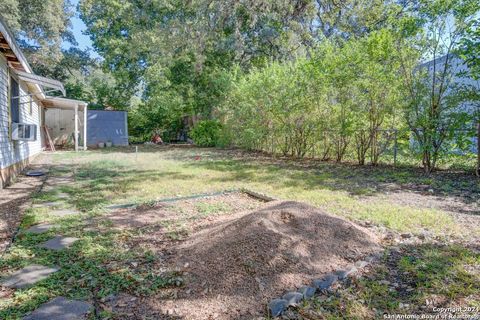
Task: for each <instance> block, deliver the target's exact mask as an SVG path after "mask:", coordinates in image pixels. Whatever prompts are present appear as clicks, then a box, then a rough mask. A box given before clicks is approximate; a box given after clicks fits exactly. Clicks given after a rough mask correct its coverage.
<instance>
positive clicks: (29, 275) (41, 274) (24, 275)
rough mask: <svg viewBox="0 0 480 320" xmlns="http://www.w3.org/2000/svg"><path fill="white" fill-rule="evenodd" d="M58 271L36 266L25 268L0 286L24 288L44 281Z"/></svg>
mask: <svg viewBox="0 0 480 320" xmlns="http://www.w3.org/2000/svg"><path fill="white" fill-rule="evenodd" d="M58 270H59V269H57V268H50V267H45V266H41V265H37V264H32V265H30V266H26V267H25V268H23V269H20V270H18V271H16V272H14V273H13V274H12V275H10V276H9V277H7V278H6V279H5V280H3V281H2V282H1V285H2V286H4V287H9V288H17V289H19V288H25V287H28V286H30V285H33V284H35V283H37V282H38V281H40V280H43V279H46V278H47V277H48V276H49V275H50V274H52V273H54V272H57V271H58Z"/></svg>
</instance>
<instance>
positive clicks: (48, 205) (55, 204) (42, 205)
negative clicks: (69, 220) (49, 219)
mask: <svg viewBox="0 0 480 320" xmlns="http://www.w3.org/2000/svg"><path fill="white" fill-rule="evenodd" d="M62 205H63V204H62V203H61V202H53V201H52V202H41V203H36V204H34V205H33V206H32V207H33V208H51V207H60V206H62Z"/></svg>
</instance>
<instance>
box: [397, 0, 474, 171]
mask: <svg viewBox="0 0 480 320" xmlns="http://www.w3.org/2000/svg"><path fill="white" fill-rule="evenodd" d="M477 12H478V4H477V5H476V1H474V0H448V1H443V0H435V1H423V0H422V1H419V2H418V7H416V11H415V12H414V14H415V18H416V19H417V22H418V25H419V26H422V28H418V29H417V31H418V33H417V34H416V35H415V37H412V38H411V39H409V40H407V41H413V44H411V45H409V44H408V42H407V41H403V42H401V43H400V46H399V52H403V55H401V63H402V78H403V79H404V85H405V87H404V88H405V92H406V93H408V106H407V108H406V109H405V118H406V121H407V123H408V125H409V127H410V129H411V130H412V132H413V135H414V138H415V141H416V143H417V144H418V146H419V148H420V150H421V154H422V164H423V167H424V169H425V172H426V173H430V172H431V171H432V170H434V169H435V167H436V165H437V162H438V160H439V158H440V157H442V156H443V154H444V152H443V151H444V150H443V148H444V146H445V144H446V142H447V141H449V140H450V141H453V140H455V139H461V137H459V135H462V132H463V131H462V130H459V129H461V127H462V125H463V124H464V123H465V119H466V117H467V116H468V114H467V113H466V112H465V110H463V109H462V108H459V105H460V104H461V103H462V101H461V96H460V95H457V94H456V92H458V90H456V89H455V86H456V83H455V81H453V79H454V77H455V74H454V73H455V71H454V68H452V63H451V61H452V58H453V57H454V55H453V53H454V51H455V49H456V48H457V47H458V45H459V42H460V40H461V37H462V35H463V34H464V32H465V28H466V27H467V26H468V25H469V22H470V20H472V19H473V17H474V16H475V14H476V13H477ZM412 48H414V49H412ZM415 51H416V53H415ZM422 54H423V58H424V59H429V60H430V59H431V61H432V62H431V63H430V64H426V65H422V66H421V67H420V68H419V67H418V64H419V57H421V55H422Z"/></svg>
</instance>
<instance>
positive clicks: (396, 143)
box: [393, 129, 398, 167]
mask: <svg viewBox="0 0 480 320" xmlns="http://www.w3.org/2000/svg"><path fill="white" fill-rule="evenodd" d="M393 134H394V139H395V140H394V145H393V166H394V167H396V166H397V153H398V131H397V129H394V133H393Z"/></svg>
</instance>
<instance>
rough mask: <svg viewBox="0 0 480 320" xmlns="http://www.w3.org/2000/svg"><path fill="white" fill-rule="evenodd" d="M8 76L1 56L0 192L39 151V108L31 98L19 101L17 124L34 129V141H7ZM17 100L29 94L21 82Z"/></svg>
mask: <svg viewBox="0 0 480 320" xmlns="http://www.w3.org/2000/svg"><path fill="white" fill-rule="evenodd" d="M8 83H9V75H8V67H7V62H6V59H5V57H4V56H3V55H1V54H0V170H1V175H0V188H1V187H3V186H4V185H6V184H8V182H9V181H10V180H11V179H12V178H13V176H14V175H15V174H16V173H17V171H18V170H21V169H23V167H24V166H25V165H26V164H28V161H29V159H31V158H32V157H33V156H35V155H37V154H38V153H40V152H41V151H42V139H41V130H40V128H41V123H42V122H41V114H42V109H41V106H40V105H39V104H38V103H37V102H35V101H32V104H31V110H30V99H31V98H30V97H22V98H21V99H20V106H19V108H20V122H22V123H28V124H35V125H36V126H37V130H36V131H37V132H36V140H35V141H12V140H11V139H10V115H9V107H10V104H9V86H8ZM19 84H20V96H24V95H27V94H28V89H27V87H26V85H25V83H22V82H21V81H20V83H19Z"/></svg>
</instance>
